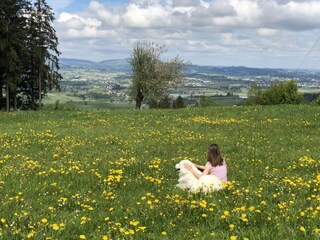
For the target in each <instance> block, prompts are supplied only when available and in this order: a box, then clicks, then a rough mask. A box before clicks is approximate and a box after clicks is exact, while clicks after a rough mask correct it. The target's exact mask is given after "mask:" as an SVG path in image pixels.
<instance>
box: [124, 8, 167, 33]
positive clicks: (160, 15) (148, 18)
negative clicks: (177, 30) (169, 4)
mask: <svg viewBox="0 0 320 240" xmlns="http://www.w3.org/2000/svg"><path fill="white" fill-rule="evenodd" d="M122 19H123V23H124V24H125V25H126V26H128V27H136V28H147V27H163V26H167V25H168V24H169V19H170V16H169V14H168V12H167V11H166V9H165V8H164V7H162V6H161V5H159V4H155V5H151V6H147V7H141V6H139V5H136V4H129V5H128V7H127V9H126V12H125V13H124V14H123V16H122Z"/></svg>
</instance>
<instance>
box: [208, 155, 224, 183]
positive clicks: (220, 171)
mask: <svg viewBox="0 0 320 240" xmlns="http://www.w3.org/2000/svg"><path fill="white" fill-rule="evenodd" d="M206 167H209V168H210V170H209V173H210V174H211V175H213V176H216V177H217V178H219V179H220V181H221V182H223V183H225V182H227V181H228V180H227V163H226V161H224V160H223V163H222V165H221V166H219V165H218V166H215V167H213V166H212V165H211V163H210V162H207V163H206Z"/></svg>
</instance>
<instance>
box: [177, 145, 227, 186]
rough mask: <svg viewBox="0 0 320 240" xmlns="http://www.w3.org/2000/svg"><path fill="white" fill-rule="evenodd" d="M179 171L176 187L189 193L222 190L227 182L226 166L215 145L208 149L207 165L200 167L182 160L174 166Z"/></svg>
mask: <svg viewBox="0 0 320 240" xmlns="http://www.w3.org/2000/svg"><path fill="white" fill-rule="evenodd" d="M176 168H177V169H179V170H180V173H179V180H178V181H179V184H178V185H177V186H178V187H180V188H182V189H189V191H191V192H198V191H203V192H212V191H216V190H219V189H222V188H223V183H226V182H227V164H226V161H225V159H224V158H223V157H222V155H221V153H220V149H219V146H218V145H217V144H211V145H210V146H209V149H208V157H207V163H206V164H205V165H204V166H202V165H198V164H195V163H192V162H191V161H189V160H182V161H181V162H180V163H179V164H177V165H176Z"/></svg>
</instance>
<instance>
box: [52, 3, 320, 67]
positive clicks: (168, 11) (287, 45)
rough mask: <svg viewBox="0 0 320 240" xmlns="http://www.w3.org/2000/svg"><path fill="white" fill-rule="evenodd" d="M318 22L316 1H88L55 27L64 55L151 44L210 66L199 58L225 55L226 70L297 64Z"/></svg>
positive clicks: (63, 15) (123, 51)
mask: <svg viewBox="0 0 320 240" xmlns="http://www.w3.org/2000/svg"><path fill="white" fill-rule="evenodd" d="M318 16H320V1H319V0H309V1H308V0H131V1H130V2H129V3H118V2H117V4H115V5H114V4H112V3H110V1H109V4H108V5H106V4H103V0H92V1H91V2H90V3H89V4H88V6H87V10H86V11H83V12H66V11H65V12H62V13H61V14H60V15H59V17H58V19H57V20H56V22H55V25H56V30H57V32H58V36H59V38H61V41H60V42H61V45H62V47H63V48H64V49H65V47H64V44H66V41H68V42H69V41H71V39H74V41H77V40H78V39H86V40H87V41H85V43H86V46H85V47H86V48H88V49H92V55H95V56H101V55H102V52H101V49H104V51H106V54H108V53H110V54H111V52H112V56H114V55H115V54H117V53H115V49H119V50H118V51H119V55H125V54H127V56H130V49H131V48H132V43H134V42H135V41H137V40H151V41H155V42H157V43H159V44H168V46H169V51H171V48H173V49H172V51H173V52H175V53H176V52H178V53H179V54H180V55H181V56H192V57H193V58H194V59H197V61H211V62H210V64H215V61H217V60H216V57H212V58H207V57H205V58H204V57H201V56H204V55H205V56H209V55H212V56H216V55H217V54H224V55H225V56H224V58H225V59H227V57H230V59H232V61H233V62H232V63H230V65H231V64H233V65H237V63H238V65H241V64H242V62H241V61H242V60H244V59H246V61H247V62H248V63H249V62H250V59H256V57H255V56H253V55H250V54H256V55H257V56H260V55H261V56H265V58H269V59H272V57H273V56H277V57H281V58H285V56H292V55H294V56H295V58H296V55H297V54H303V52H304V51H305V52H306V51H308V48H309V47H310V45H311V46H312V44H309V42H311V43H312V42H314V41H315V39H317V37H318V35H319V33H318V31H319V30H320V18H319V17H318ZM91 39H94V40H95V41H90V40H91ZM83 43H84V42H83V41H80V42H79V44H83ZM107 45H108V46H112V48H111V47H110V48H104V47H103V46H107ZM97 46H99V48H98V47H97ZM99 49H100V50H99ZM112 50H113V51H112ZM314 50H317V51H320V50H319V49H317V48H316V47H315V48H314ZM98 51H100V52H98ZM68 52H69V53H71V51H68ZM319 54H320V53H319ZM236 55H237V56H238V55H239V56H246V57H245V58H244V57H239V58H238V57H237V58H236V57H234V56H236ZM85 57H86V55H84V58H85ZM105 58H108V56H106V57H105ZM295 58H294V57H293V58H292V59H295ZM187 60H192V59H187ZM271 62H272V61H269V64H270V63H271ZM275 62H277V63H278V62H283V63H285V62H286V61H285V60H283V61H275ZM289 62H290V63H291V64H292V62H293V60H290V61H289ZM202 63H203V62H202ZM252 64H257V61H254V62H252Z"/></svg>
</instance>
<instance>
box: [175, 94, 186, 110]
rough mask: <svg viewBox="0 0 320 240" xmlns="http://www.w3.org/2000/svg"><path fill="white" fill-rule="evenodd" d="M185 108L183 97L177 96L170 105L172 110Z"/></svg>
mask: <svg viewBox="0 0 320 240" xmlns="http://www.w3.org/2000/svg"><path fill="white" fill-rule="evenodd" d="M185 107H187V106H186V104H185V102H184V99H183V97H181V96H178V97H177V98H176V99H175V100H174V101H173V103H172V108H185Z"/></svg>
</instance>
